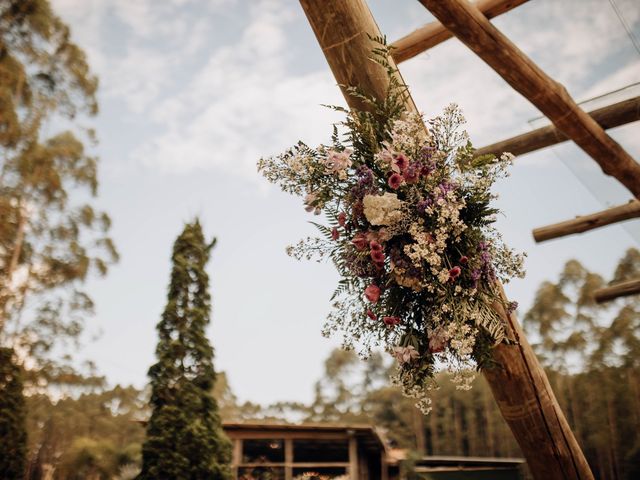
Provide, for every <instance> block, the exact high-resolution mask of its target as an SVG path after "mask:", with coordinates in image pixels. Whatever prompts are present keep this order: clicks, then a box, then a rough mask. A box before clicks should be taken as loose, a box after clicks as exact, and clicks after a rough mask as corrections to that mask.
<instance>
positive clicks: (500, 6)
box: [391, 0, 528, 63]
mask: <svg viewBox="0 0 640 480" xmlns="http://www.w3.org/2000/svg"><path fill="white" fill-rule="evenodd" d="M527 1H528V0H480V1H478V3H476V6H477V7H478V9H479V10H480V11H481V12H482V13H484V15H485V16H486V17H487V18H494V17H497V16H498V15H502V14H503V13H506V12H508V11H509V10H512V9H514V8H516V7H518V6H520V5H522V4H523V3H526V2H527ZM450 38H453V33H451V32H450V31H449V30H447V28H446V27H445V26H444V25H442V24H441V23H440V22H431V23H427V24H426V25H423V26H422V27H420V28H418V29H417V30H414V31H413V32H411V33H410V34H409V35H407V36H405V37H402V38H399V39H398V40H396V41H395V42H393V43H392V46H393V51H392V52H391V55H392V56H393V59H394V60H395V61H396V62H397V63H402V62H404V61H405V60H409V59H410V58H413V57H415V56H416V55H419V54H421V53H422V52H425V51H427V50H429V49H430V48H433V47H435V46H436V45H439V44H440V43H442V42H444V41H446V40H449V39H450Z"/></svg>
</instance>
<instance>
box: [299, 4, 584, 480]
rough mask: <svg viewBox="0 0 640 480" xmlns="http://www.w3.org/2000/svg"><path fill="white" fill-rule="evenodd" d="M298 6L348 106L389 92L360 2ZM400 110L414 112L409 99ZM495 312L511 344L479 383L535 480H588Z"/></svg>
mask: <svg viewBox="0 0 640 480" xmlns="http://www.w3.org/2000/svg"><path fill="white" fill-rule="evenodd" d="M300 3H301V4H302V7H303V9H304V11H305V13H306V15H307V18H308V20H309V23H310V24H311V27H312V28H313V31H314V33H315V35H316V38H317V39H318V42H319V43H320V46H321V48H322V51H323V52H324V54H325V57H326V58H327V61H328V63H329V66H330V68H331V71H332V72H333V74H334V76H335V78H336V80H337V82H338V84H340V85H341V88H342V91H343V94H344V95H345V99H346V101H347V103H348V104H349V106H350V107H351V108H363V107H364V105H363V104H362V102H361V101H359V100H358V99H356V98H354V97H352V96H350V95H349V93H348V91H347V90H346V87H348V86H358V87H359V89H360V90H361V91H364V92H365V93H367V94H369V95H372V96H374V97H376V98H384V96H385V95H386V91H387V88H388V86H389V79H388V77H387V72H386V71H385V69H384V68H383V67H382V66H380V65H378V64H377V63H375V62H372V61H371V60H370V56H371V52H372V49H373V48H374V46H375V44H374V42H373V41H372V40H371V38H372V37H380V36H381V33H380V30H379V29H378V26H377V25H376V22H375V20H374V18H373V16H372V15H371V12H370V11H369V9H368V7H367V5H366V3H365V2H364V0H300ZM389 62H390V64H391V65H392V66H394V63H393V59H391V58H389ZM398 75H399V74H398ZM406 106H407V109H408V110H411V111H417V109H416V107H415V104H414V103H413V100H412V99H411V97H410V96H409V97H408V99H407V105H406ZM425 128H426V127H425ZM495 308H496V311H497V312H498V313H499V314H500V316H501V317H502V318H503V319H504V322H505V325H507V327H508V330H509V337H510V338H511V339H512V341H513V343H512V344H510V345H506V344H501V345H498V346H496V347H495V348H494V350H493V359H494V360H495V361H496V362H497V364H498V365H499V367H498V368H494V369H491V370H486V371H485V377H486V378H487V380H488V382H489V385H490V387H491V390H492V392H493V395H494V398H495V399H496V401H497V403H498V407H499V408H500V411H501V412H502V415H503V417H504V418H505V420H506V421H507V422H508V424H509V426H510V427H511V430H512V431H513V433H514V435H515V437H516V440H517V441H518V443H519V444H520V447H521V449H522V451H523V452H524V455H525V457H526V459H527V461H528V463H529V468H530V469H531V471H532V472H533V474H534V476H535V477H536V478H537V479H540V480H543V479H544V480H555V479H563V480H566V479H582V480H591V479H593V475H592V473H591V470H590V469H589V466H588V464H587V461H586V460H585V458H584V455H583V454H582V451H581V450H580V447H579V446H578V444H577V442H576V440H575V437H574V436H573V433H572V432H571V429H570V428H569V425H568V424H567V421H566V419H565V417H564V414H563V413H562V411H561V409H560V407H559V406H558V402H557V401H556V399H555V396H554V394H553V392H552V390H551V387H550V386H549V382H548V380H547V377H546V375H545V373H544V371H543V370H542V368H541V367H540V364H539V363H538V361H537V359H536V357H535V355H534V353H533V350H532V349H531V346H530V345H529V343H528V342H527V340H526V338H525V337H524V334H523V332H522V329H521V327H520V325H519V324H518V321H517V320H516V318H515V316H513V315H508V314H507V312H506V311H505V310H504V308H503V307H502V305H501V304H496V305H495Z"/></svg>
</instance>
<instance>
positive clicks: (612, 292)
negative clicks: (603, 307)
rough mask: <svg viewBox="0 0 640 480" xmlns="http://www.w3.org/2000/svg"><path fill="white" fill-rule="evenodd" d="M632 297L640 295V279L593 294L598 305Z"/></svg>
mask: <svg viewBox="0 0 640 480" xmlns="http://www.w3.org/2000/svg"><path fill="white" fill-rule="evenodd" d="M630 295H640V278H635V279H633V280H627V281H626V282H620V283H615V284H613V285H610V286H608V287H605V288H600V289H598V290H596V291H595V292H593V298H594V299H595V301H596V302H597V303H605V302H610V301H611V300H615V299H616V298H620V297H628V296H630Z"/></svg>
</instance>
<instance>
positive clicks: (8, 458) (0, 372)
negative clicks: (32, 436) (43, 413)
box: [0, 347, 27, 479]
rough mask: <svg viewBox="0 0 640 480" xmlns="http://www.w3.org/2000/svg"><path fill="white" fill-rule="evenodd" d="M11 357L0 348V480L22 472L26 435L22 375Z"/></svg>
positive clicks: (5, 349) (19, 474)
mask: <svg viewBox="0 0 640 480" xmlns="http://www.w3.org/2000/svg"><path fill="white" fill-rule="evenodd" d="M14 356H15V353H14V351H13V350H12V349H10V348H2V347H0V478H7V479H12V478H21V477H22V475H23V473H24V470H25V458H26V453H27V432H26V427H25V415H26V411H25V401H24V396H23V395H22V371H21V368H20V367H19V366H18V365H16V363H15V359H14Z"/></svg>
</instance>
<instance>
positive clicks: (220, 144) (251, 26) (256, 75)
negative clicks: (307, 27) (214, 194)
mask: <svg viewBox="0 0 640 480" xmlns="http://www.w3.org/2000/svg"><path fill="white" fill-rule="evenodd" d="M249 15H250V17H249V21H248V23H247V24H246V26H245V27H244V29H243V31H242V34H241V37H240V40H239V41H238V42H237V43H235V44H233V45H230V46H223V47H219V48H217V49H216V50H215V51H214V52H213V53H212V55H211V56H210V57H209V59H208V61H207V62H206V64H205V65H204V66H203V67H202V68H201V70H200V71H199V72H198V73H197V74H196V75H195V77H194V78H193V80H192V81H191V82H189V84H188V85H187V86H186V88H185V89H184V92H183V93H181V94H179V95H177V96H175V97H171V98H167V99H166V100H165V101H163V102H161V103H160V104H159V105H158V106H157V108H155V109H154V110H153V111H152V117H151V118H152V119H153V120H154V121H155V122H157V123H158V124H159V125H160V126H161V127H163V128H164V132H163V133H162V134H161V135H159V136H156V137H155V138H153V139H151V140H150V141H148V142H146V143H145V144H143V145H142V146H141V147H140V148H139V149H138V150H137V151H136V152H135V154H134V157H135V158H136V159H138V160H141V161H143V162H144V163H145V164H147V165H154V166H160V167H161V168H164V169H166V170H169V171H186V170H191V169H193V168H211V167H215V168H222V169H223V170H224V171H227V172H233V173H239V174H243V175H247V176H249V177H255V176H256V175H255V163H256V161H257V159H258V158H260V156H262V155H265V154H270V153H271V154H273V153H277V150H278V149H283V148H286V147H287V146H289V145H290V144H291V143H293V142H295V141H296V139H297V138H303V139H305V140H307V141H309V142H310V143H315V142H318V141H320V140H322V139H326V138H327V137H328V134H329V125H330V124H331V122H332V121H335V120H336V117H335V115H334V114H332V112H330V111H328V110H326V109H324V108H322V107H320V106H319V104H320V103H321V102H326V103H331V102H339V101H340V94H339V90H338V89H337V88H336V86H335V84H334V81H333V79H332V77H331V73H330V72H329V71H328V69H327V70H325V71H322V72H312V73H307V74H297V75H296V74H293V73H292V71H291V70H292V68H291V65H289V64H288V61H287V60H288V58H287V41H288V40H289V39H288V38H287V26H288V25H289V24H290V22H292V21H293V19H294V18H295V16H294V14H293V13H292V11H291V10H289V9H288V8H286V7H285V4H284V3H283V2H280V1H273V0H266V1H261V2H258V3H255V4H252V6H251V9H250V13H249ZM323 133H324V134H323Z"/></svg>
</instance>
